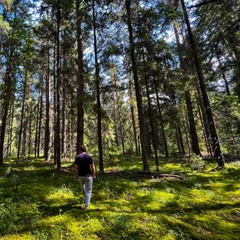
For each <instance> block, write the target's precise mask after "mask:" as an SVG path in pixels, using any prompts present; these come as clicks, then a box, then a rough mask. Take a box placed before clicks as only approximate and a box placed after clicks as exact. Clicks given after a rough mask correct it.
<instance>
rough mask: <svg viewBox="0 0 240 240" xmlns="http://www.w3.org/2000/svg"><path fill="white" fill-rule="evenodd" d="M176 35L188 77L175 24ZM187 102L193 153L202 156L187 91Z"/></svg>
mask: <svg viewBox="0 0 240 240" xmlns="http://www.w3.org/2000/svg"><path fill="white" fill-rule="evenodd" d="M174 33H175V38H176V42H177V48H178V55H179V59H180V67H181V69H182V70H183V73H184V75H186V74H187V71H186V67H185V63H184V59H183V58H182V56H181V52H180V49H181V45H180V40H179V35H178V32H177V28H176V24H175V23H174ZM185 101H186V105H187V111H188V121H189V126H190V135H191V147H192V151H193V152H194V153H195V154H196V155H201V152H200V148H199V142H198V136H197V130H196V124H195V120H194V114H193V108H192V101H191V95H190V92H189V91H185Z"/></svg>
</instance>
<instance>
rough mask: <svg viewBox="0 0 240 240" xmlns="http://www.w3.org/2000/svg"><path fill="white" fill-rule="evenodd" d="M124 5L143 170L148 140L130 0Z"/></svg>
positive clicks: (146, 166)
mask: <svg viewBox="0 0 240 240" xmlns="http://www.w3.org/2000/svg"><path fill="white" fill-rule="evenodd" d="M125 6H126V10H127V25H128V32H129V41H130V51H131V61H132V71H133V79H134V85H135V93H136V100H137V107H138V119H139V127H140V139H141V146H142V160H143V170H144V171H149V170H150V168H149V163H148V162H149V158H150V152H149V141H148V132H147V126H146V121H145V118H144V110H143V104H142V95H141V89H140V84H139V79H138V71H137V63H136V59H135V44H134V40H133V28H132V13H131V0H126V1H125Z"/></svg>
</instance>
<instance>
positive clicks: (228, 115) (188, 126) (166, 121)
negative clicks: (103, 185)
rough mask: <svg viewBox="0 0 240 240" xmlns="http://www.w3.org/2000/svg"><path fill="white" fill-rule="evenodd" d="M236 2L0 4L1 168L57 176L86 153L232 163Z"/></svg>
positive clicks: (23, 0)
mask: <svg viewBox="0 0 240 240" xmlns="http://www.w3.org/2000/svg"><path fill="white" fill-rule="evenodd" d="M239 8H240V5H239V2H238V1H237V0H228V1H226V0H218V1H214V0H210V1H207V0H199V1H187V0H185V1H184V0H152V1H148V0H144V1H136V0H125V1H123V0H115V1H103V0H101V1H100V0H85V1H80V0H69V1H63V0H43V1H34V0H12V1H10V0H8V1H1V3H0V13H1V18H0V28H1V29H0V51H1V60H0V61H1V62H0V76H1V79H0V93H1V94H0V103H1V104H0V110H1V113H2V114H1V125H0V165H2V164H3V160H4V158H6V159H9V160H10V159H11V157H12V156H15V155H16V156H17V163H18V162H19V161H20V160H21V159H22V158H28V157H30V156H32V155H34V156H35V157H41V156H44V158H45V160H46V161H50V160H51V159H53V161H54V163H55V164H56V166H57V168H60V167H61V159H63V158H65V157H74V156H75V154H76V153H77V152H78V149H79V147H80V145H82V144H83V143H84V144H86V145H87V146H88V147H89V148H90V149H92V151H95V153H96V154H97V155H98V162H99V170H100V171H104V161H105V160H106V159H109V158H111V154H112V153H114V151H121V152H122V153H123V154H141V155H142V159H143V170H145V171H148V170H149V160H150V157H151V156H154V159H155V162H156V170H157V171H159V164H158V158H159V157H169V156H171V155H174V154H178V155H180V156H192V155H199V156H203V155H210V156H213V157H215V158H216V161H217V164H218V168H223V167H224V165H225V159H224V154H231V155H236V156H238V155H239V134H240V115H239V110H238V106H239V101H240V84H239V76H240V59H239V56H240V53H239V51H240V48H239V46H240V35H239V32H240V31H239V26H240V25H239V24H240V19H239V10H240V9H239Z"/></svg>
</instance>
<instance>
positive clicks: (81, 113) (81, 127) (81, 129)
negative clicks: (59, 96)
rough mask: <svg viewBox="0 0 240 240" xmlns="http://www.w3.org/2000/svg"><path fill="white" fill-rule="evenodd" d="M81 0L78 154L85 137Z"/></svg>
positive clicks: (78, 10)
mask: <svg viewBox="0 0 240 240" xmlns="http://www.w3.org/2000/svg"><path fill="white" fill-rule="evenodd" d="M80 3H81V1H80V0H76V17H77V26H76V27H77V56H78V58H77V65H78V74H77V149H76V151H77V154H78V153H79V152H80V146H81V145H83V138H84V103H83V102H84V74H83V70H84V68H83V46H82V12H81V9H80Z"/></svg>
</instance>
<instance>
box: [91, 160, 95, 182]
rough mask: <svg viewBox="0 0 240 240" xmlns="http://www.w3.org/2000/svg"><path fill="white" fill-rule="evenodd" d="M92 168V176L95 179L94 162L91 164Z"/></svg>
mask: <svg viewBox="0 0 240 240" xmlns="http://www.w3.org/2000/svg"><path fill="white" fill-rule="evenodd" d="M91 170H92V178H93V179H95V178H96V168H95V165H94V163H93V164H91Z"/></svg>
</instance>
